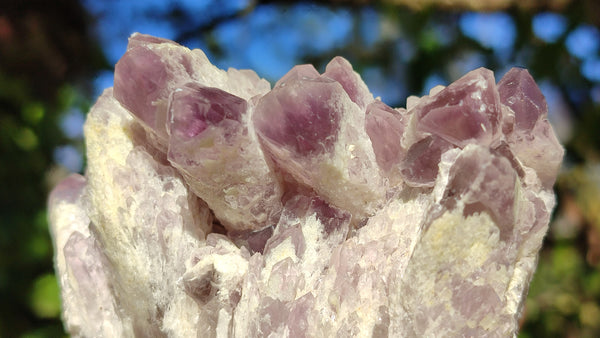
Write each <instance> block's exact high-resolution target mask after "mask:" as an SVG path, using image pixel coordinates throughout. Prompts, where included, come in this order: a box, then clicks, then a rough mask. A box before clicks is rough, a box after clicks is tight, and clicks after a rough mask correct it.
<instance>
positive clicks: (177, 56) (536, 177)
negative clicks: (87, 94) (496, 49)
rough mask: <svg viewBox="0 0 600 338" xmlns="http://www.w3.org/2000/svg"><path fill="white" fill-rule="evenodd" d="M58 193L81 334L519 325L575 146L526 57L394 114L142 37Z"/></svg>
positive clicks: (341, 88)
mask: <svg viewBox="0 0 600 338" xmlns="http://www.w3.org/2000/svg"><path fill="white" fill-rule="evenodd" d="M85 137H86V146H87V151H88V152H87V158H88V161H87V163H88V167H87V170H86V174H85V177H83V176H80V175H72V176H70V177H69V178H67V179H66V180H64V181H63V182H62V183H60V184H59V185H58V186H57V187H56V188H55V189H54V191H53V192H52V194H51V195H50V198H49V215H50V216H49V217H50V223H51V232H52V234H53V239H54V244H55V250H56V259H55V262H56V269H57V274H58V276H59V280H60V285H61V289H62V299H63V318H64V322H65V327H66V329H67V330H68V331H69V332H70V333H71V334H72V335H74V336H83V337H114V336H124V337H131V336H153V337H161V336H170V337H193V336H197V337H267V336H271V337H332V336H339V337H350V336H361V337H370V336H374V337H386V336H394V337H397V336H406V337H423V336H444V337H446V336H461V337H462V336H464V337H467V336H510V335H515V334H516V332H517V330H518V319H519V316H520V314H521V310H522V306H523V303H524V298H525V296H526V294H527V289H528V285H529V281H530V279H531V277H532V274H533V272H534V271H535V266H536V260H537V254H538V251H539V249H540V247H541V245H542V240H543V238H544V235H545V233H546V230H547V227H548V223H549V219H550V213H551V211H552V208H553V206H554V203H555V200H554V195H553V193H552V190H551V189H552V185H553V184H554V180H555V178H556V175H557V172H558V169H559V167H560V163H561V161H562V156H563V149H562V147H561V146H560V145H559V143H558V142H557V140H556V138H555V136H554V132H553V130H552V127H551V126H550V124H549V123H548V120H547V105H546V102H545V99H544V97H543V96H542V94H541V92H540V90H539V89H538V87H537V86H536V84H535V82H534V80H533V78H532V77H531V76H530V75H529V73H528V72H527V71H526V70H524V69H516V68H515V69H512V70H510V71H509V72H508V73H507V74H506V75H505V76H504V77H503V78H502V79H501V80H500V81H499V82H498V83H496V80H495V79H494V75H493V73H492V72H491V71H489V70H486V69H477V70H474V71H472V72H470V73H468V74H466V75H465V76H464V77H462V78H461V79H459V80H457V81H456V82H454V83H453V84H451V85H449V86H448V87H446V88H442V87H436V88H434V89H432V91H431V92H430V94H429V95H427V96H425V97H422V98H416V97H411V98H409V100H408V106H407V108H406V109H405V108H396V109H393V108H391V107H389V106H387V105H385V104H384V103H383V102H381V101H380V100H378V99H375V98H373V96H372V95H371V93H369V91H368V89H367V87H366V85H365V84H364V83H363V81H362V80H361V78H360V76H359V75H358V74H357V73H356V72H354V71H353V70H352V66H351V65H350V64H349V63H348V62H347V61H346V60H344V59H343V58H340V57H337V58H335V59H333V60H332V61H331V63H330V64H329V65H328V66H327V68H326V70H325V72H324V73H323V74H320V73H319V72H318V71H317V70H316V69H314V67H312V66H310V65H301V66H296V67H294V68H293V69H292V70H291V71H290V72H289V73H288V74H287V75H285V76H284V77H283V78H282V79H281V80H280V81H278V82H277V84H276V85H275V87H274V88H273V89H272V90H271V89H270V88H269V85H268V83H267V82H266V81H264V80H262V79H260V78H259V77H258V76H257V75H256V74H255V73H254V72H252V71H245V70H242V71H238V70H233V69H230V70H228V71H227V72H224V71H221V70H219V69H217V68H215V67H214V66H213V65H211V64H210V62H209V61H208V59H207V58H206V56H205V55H204V54H203V53H202V52H201V51H199V50H194V51H190V50H188V49H187V48H185V47H182V46H180V45H178V44H176V43H174V42H172V41H168V40H164V39H159V38H154V37H151V36H146V35H141V34H134V35H132V37H131V38H130V41H129V47H128V50H127V52H126V54H125V55H124V56H123V58H122V59H121V60H120V61H119V63H118V64H117V67H116V74H115V88H114V90H113V89H107V90H106V91H105V92H104V94H103V95H102V96H101V97H100V98H99V99H98V101H97V103H96V104H95V105H94V107H93V108H92V110H91V111H90V113H89V115H88V118H87V121H86V124H85Z"/></svg>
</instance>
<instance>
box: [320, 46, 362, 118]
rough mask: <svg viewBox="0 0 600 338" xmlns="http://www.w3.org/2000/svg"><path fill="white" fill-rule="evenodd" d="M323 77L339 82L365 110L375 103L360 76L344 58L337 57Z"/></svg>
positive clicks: (328, 65)
mask: <svg viewBox="0 0 600 338" xmlns="http://www.w3.org/2000/svg"><path fill="white" fill-rule="evenodd" d="M323 77H326V78H327V77H328V78H331V79H334V80H335V81H337V82H339V83H340V84H341V85H342V87H344V90H345V91H346V93H348V96H350V99H351V100H352V101H353V102H354V103H356V104H357V105H358V106H359V107H361V108H363V109H364V108H365V107H366V106H367V105H368V104H369V103H371V102H372V101H373V95H372V94H371V93H370V92H369V89H368V88H367V85H366V84H365V83H364V82H363V81H362V79H361V78H360V75H358V74H357V73H356V72H354V70H353V69H352V65H351V64H350V62H348V60H346V59H344V58H342V57H339V56H337V57H335V58H333V60H331V61H330V62H329V63H328V64H327V68H326V69H325V73H323Z"/></svg>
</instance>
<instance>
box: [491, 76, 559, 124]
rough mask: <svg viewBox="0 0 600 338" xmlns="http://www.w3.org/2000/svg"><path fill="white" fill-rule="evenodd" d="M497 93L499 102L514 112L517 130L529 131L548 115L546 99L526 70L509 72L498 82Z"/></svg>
mask: <svg viewBox="0 0 600 338" xmlns="http://www.w3.org/2000/svg"><path fill="white" fill-rule="evenodd" d="M498 92H499V93H500V102H502V104H504V105H505V106H507V107H509V108H510V109H511V110H512V111H513V112H515V124H516V128H517V130H523V131H531V130H532V129H533V127H534V126H535V124H536V123H537V121H538V120H539V119H540V118H545V117H546V115H547V114H548V105H547V104H546V99H545V98H544V95H542V92H541V91H540V89H539V88H538V86H537V85H536V84H535V81H534V80H533V78H532V77H531V75H530V74H529V72H528V71H527V69H522V68H512V69H511V70H509V71H508V72H507V73H506V75H504V77H503V78H502V79H501V80H500V82H498ZM517 112H518V113H517Z"/></svg>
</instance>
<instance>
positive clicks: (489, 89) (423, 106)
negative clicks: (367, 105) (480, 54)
mask: <svg viewBox="0 0 600 338" xmlns="http://www.w3.org/2000/svg"><path fill="white" fill-rule="evenodd" d="M423 101H424V102H422V103H419V105H418V106H417V107H415V108H414V110H411V112H412V113H414V114H416V115H417V116H418V118H419V122H418V125H417V130H419V131H422V132H427V133H431V134H434V135H438V136H440V137H441V138H443V139H445V140H446V141H448V142H450V143H452V144H455V145H456V146H458V147H461V148H462V147H464V146H466V145H467V144H469V143H480V144H490V143H491V141H492V137H493V136H494V134H495V133H496V132H497V130H498V125H499V122H500V117H501V114H500V100H499V97H498V92H497V90H496V83H495V80H494V74H493V73H492V72H491V71H490V70H487V69H485V68H479V69H476V70H474V71H471V72H469V73H467V74H466V75H465V76H463V77H461V78H460V79H458V80H457V81H456V82H454V83H452V84H450V85H449V86H448V87H446V88H444V89H443V90H442V91H441V92H439V93H437V94H436V95H433V96H430V97H429V98H427V99H425V100H423Z"/></svg>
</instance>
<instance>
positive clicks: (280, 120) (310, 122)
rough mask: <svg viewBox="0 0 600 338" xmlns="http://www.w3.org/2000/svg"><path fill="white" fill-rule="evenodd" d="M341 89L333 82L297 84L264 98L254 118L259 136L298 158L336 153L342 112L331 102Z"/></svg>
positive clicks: (318, 81)
mask: <svg viewBox="0 0 600 338" xmlns="http://www.w3.org/2000/svg"><path fill="white" fill-rule="evenodd" d="M341 92H342V88H341V87H340V85H339V84H337V83H335V82H333V81H326V80H321V79H318V80H303V79H301V80H296V81H293V82H286V86H284V87H280V88H275V89H273V91H272V92H271V93H269V94H267V95H265V96H264V97H263V98H262V99H261V101H260V103H259V104H258V106H257V107H256V113H255V114H254V117H253V121H254V125H255V128H256V130H257V131H258V134H259V136H261V137H263V138H264V139H265V140H268V142H269V144H273V145H274V147H282V148H284V149H286V150H288V151H290V152H291V153H292V154H294V155H295V156H298V157H304V156H312V155H316V154H322V153H325V152H328V151H331V150H332V149H333V144H334V143H335V141H336V139H337V134H338V133H339V128H340V126H339V120H340V117H341V116H340V115H341V111H340V110H339V109H336V107H335V106H334V105H332V104H330V103H329V102H330V101H332V100H335V96H334V95H340V93H341Z"/></svg>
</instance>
